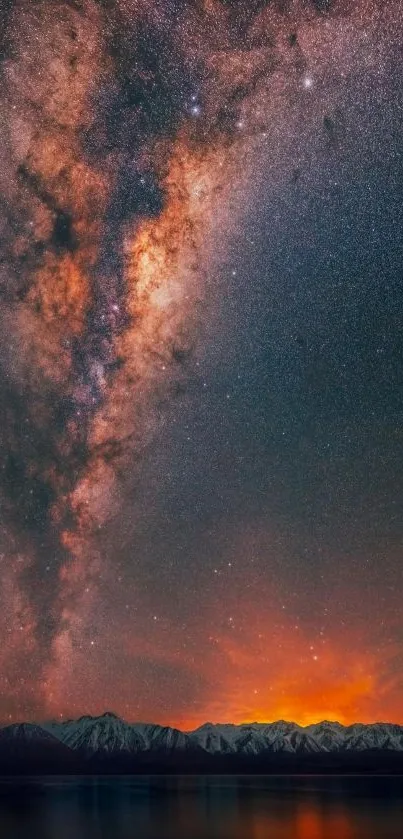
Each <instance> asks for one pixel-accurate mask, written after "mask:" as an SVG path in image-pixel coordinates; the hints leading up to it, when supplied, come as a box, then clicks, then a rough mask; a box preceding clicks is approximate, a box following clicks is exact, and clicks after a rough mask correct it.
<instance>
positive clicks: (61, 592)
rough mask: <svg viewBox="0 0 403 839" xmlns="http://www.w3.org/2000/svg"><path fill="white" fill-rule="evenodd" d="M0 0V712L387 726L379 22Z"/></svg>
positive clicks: (396, 69)
mask: <svg viewBox="0 0 403 839" xmlns="http://www.w3.org/2000/svg"><path fill="white" fill-rule="evenodd" d="M399 6H400V4H399V3H398V2H394V0H391V2H387V3H385V2H381V0H356V2H353V1H352V0H351V2H350V0H340V2H338V0H335V1H334V2H333V0H301V1H300V2H297V0H296V2H292V0H277V2H276V1H275V0H58V1H57V2H56V0H7V2H5V0H3V2H2V4H1V21H0V36H1V37H0V60H1V64H0V69H1V83H0V98H1V108H0V113H1V117H0V132H1V138H0V139H1V142H0V179H1V202H0V243H1V250H0V296H1V304H0V450H1V456H0V466H1V470H0V563H1V564H0V572H1V576H0V688H1V690H0V719H1V720H3V721H8V720H16V719H22V718H24V719H45V718H50V717H59V716H62V717H63V718H64V717H71V716H79V715H81V714H84V713H92V714H97V713H102V712H104V711H105V710H106V709H108V710H111V711H114V712H116V713H118V714H120V715H122V716H123V717H125V718H126V719H128V720H145V721H153V722H159V723H166V724H174V725H178V726H181V727H185V728H186V727H188V728H190V727H194V726H196V725H198V724H200V723H202V722H205V721H206V720H211V721H213V722H236V723H240V722H246V721H254V720H256V721H271V720H275V719H281V718H283V719H284V718H285V719H291V720H294V721H296V722H299V723H301V724H308V723H311V722H313V721H317V720H320V719H326V718H327V719H338V720H340V722H342V723H351V722H354V721H362V722H373V721H375V720H382V721H391V722H400V723H403V617H402V597H403V510H402V499H403V470H402V463H403V341H402V326H403V244H402V243H403V237H402V233H403V201H402V197H403V195H402V193H403V178H402V174H403V154H402V151H403V146H402V139H401V137H402V133H401V132H402V127H403V125H402V123H403V120H402V116H403V93H402V84H401V79H402V77H403V76H402V74H403V57H402V53H401V43H402V35H403V31H402V30H403V23H402V20H401V17H402V16H401V8H399Z"/></svg>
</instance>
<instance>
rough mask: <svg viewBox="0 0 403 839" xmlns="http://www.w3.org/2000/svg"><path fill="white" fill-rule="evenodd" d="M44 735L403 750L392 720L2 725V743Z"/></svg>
mask: <svg viewBox="0 0 403 839" xmlns="http://www.w3.org/2000/svg"><path fill="white" fill-rule="evenodd" d="M47 738H49V739H51V740H53V741H54V740H56V741H57V742H59V743H61V744H63V745H64V746H67V747H68V748H69V749H70V750H72V751H74V752H81V753H84V754H86V755H88V756H92V755H99V756H101V755H105V756H108V755H118V754H121V755H124V754H126V755H133V754H139V753H143V754H144V753H146V752H150V753H159V754H160V753H167V752H169V753H171V754H172V753H176V752H177V753H183V752H185V751H193V752H197V753H199V754H200V753H204V754H209V755H245V756H253V755H264V754H265V753H266V754H269V753H272V754H276V753H284V754H296V755H304V754H305V755H309V754H312V755H314V754H318V753H339V754H340V753H347V752H350V753H352V752H364V751H369V750H380V751H394V752H403V726H399V725H393V724H391V723H374V724H371V725H363V724H361V723H356V724H354V725H349V726H343V725H341V724H340V723H338V722H328V721H323V722H319V723H316V724H313V725H308V726H306V727H302V726H300V725H298V724H297V723H293V722H284V721H283V720H280V721H278V722H273V723H250V724H245V725H231V724H223V725H219V724H218V725H217V724H213V723H205V724H204V725H202V726H200V727H199V728H197V729H196V730H195V731H188V732H182V731H179V730H178V729H176V728H170V727H165V726H161V725H153V724H151V723H128V722H125V721H124V720H122V719H120V718H119V717H117V716H116V715H115V714H112V713H105V714H103V715H102V716H100V717H91V716H85V717H81V718H80V719H78V720H68V721H65V722H58V721H57V722H56V721H53V722H47V723H41V724H33V723H18V724H14V725H8V726H3V727H2V728H1V729H0V744H1V742H2V741H3V742H5V741H6V740H7V742H10V739H11V740H13V739H17V740H18V741H19V742H25V743H32V742H33V741H37V742H39V741H42V742H43V741H44V740H46V739H47Z"/></svg>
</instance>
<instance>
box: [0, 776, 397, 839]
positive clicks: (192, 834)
mask: <svg viewBox="0 0 403 839" xmlns="http://www.w3.org/2000/svg"><path fill="white" fill-rule="evenodd" d="M0 837H1V839H3V837H4V839H109V837H111V839H402V837H403V778H336V777H330V778H323V777H322V778H319V777H298V778H296V777H293V778H285V777H282V778H273V777H270V778H269V777H257V778H250V777H249V778H241V777H213V778H207V777H187V778H185V777H178V778H167V777H163V778H161V777H160V778H158V777H141V778H127V777H125V778H118V779H116V778H56V779H55V778H49V779H47V778H42V779H36V780H32V781H23V782H21V781H8V782H7V781H6V780H3V781H0Z"/></svg>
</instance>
